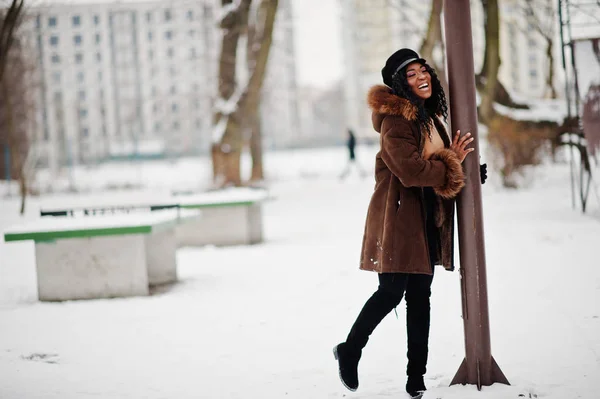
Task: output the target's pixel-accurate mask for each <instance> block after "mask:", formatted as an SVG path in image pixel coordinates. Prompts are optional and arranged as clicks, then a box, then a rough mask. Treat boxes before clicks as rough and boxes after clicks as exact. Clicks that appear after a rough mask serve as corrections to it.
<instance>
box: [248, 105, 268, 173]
mask: <svg viewBox="0 0 600 399" xmlns="http://www.w3.org/2000/svg"><path fill="white" fill-rule="evenodd" d="M250 119H251V120H252V121H251V122H250V124H249V126H250V156H251V157H252V174H251V176H250V182H259V181H262V180H264V178H265V176H264V169H263V148H262V144H263V143H262V131H261V122H260V113H259V112H258V109H257V110H256V113H255V115H254V117H251V118H250Z"/></svg>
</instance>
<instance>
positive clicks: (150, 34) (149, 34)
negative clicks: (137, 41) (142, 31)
mask: <svg viewBox="0 0 600 399" xmlns="http://www.w3.org/2000/svg"><path fill="white" fill-rule="evenodd" d="M148 41H150V42H151V41H152V32H148Z"/></svg>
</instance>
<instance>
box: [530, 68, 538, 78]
mask: <svg viewBox="0 0 600 399" xmlns="http://www.w3.org/2000/svg"><path fill="white" fill-rule="evenodd" d="M529 77H531V78H537V70H535V69H530V70H529Z"/></svg>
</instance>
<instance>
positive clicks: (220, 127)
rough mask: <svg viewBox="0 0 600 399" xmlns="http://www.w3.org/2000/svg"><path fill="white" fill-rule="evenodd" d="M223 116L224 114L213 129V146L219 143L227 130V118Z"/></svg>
mask: <svg viewBox="0 0 600 399" xmlns="http://www.w3.org/2000/svg"><path fill="white" fill-rule="evenodd" d="M225 115H226V114H224V116H221V118H220V119H219V122H218V123H217V124H216V125H215V126H214V127H213V132H212V142H213V143H215V144H216V143H220V142H221V139H222V138H223V135H224V134H225V130H226V129H227V122H229V117H228V116H225Z"/></svg>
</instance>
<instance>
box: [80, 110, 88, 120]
mask: <svg viewBox="0 0 600 399" xmlns="http://www.w3.org/2000/svg"><path fill="white" fill-rule="evenodd" d="M79 116H80V117H81V118H85V117H86V116H87V109H85V108H80V109H79Z"/></svg>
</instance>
